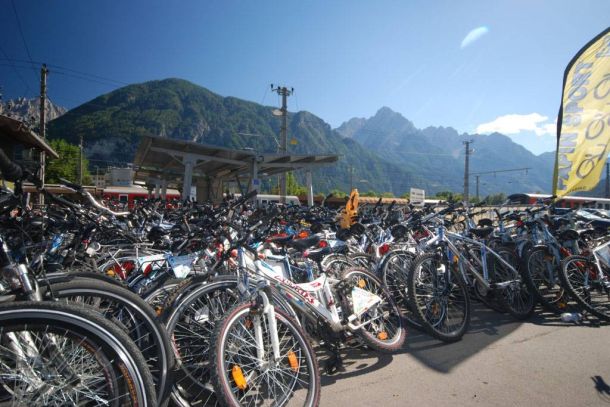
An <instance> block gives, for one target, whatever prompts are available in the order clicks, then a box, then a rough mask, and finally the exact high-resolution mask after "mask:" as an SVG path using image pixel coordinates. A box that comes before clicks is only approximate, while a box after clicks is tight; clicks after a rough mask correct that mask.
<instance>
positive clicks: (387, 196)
mask: <svg viewBox="0 0 610 407" xmlns="http://www.w3.org/2000/svg"><path fill="white" fill-rule="evenodd" d="M381 197H382V198H394V194H393V193H392V192H384V193H382V194H381Z"/></svg>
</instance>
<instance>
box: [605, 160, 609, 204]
mask: <svg viewBox="0 0 610 407" xmlns="http://www.w3.org/2000/svg"><path fill="white" fill-rule="evenodd" d="M606 198H610V163H608V162H606Z"/></svg>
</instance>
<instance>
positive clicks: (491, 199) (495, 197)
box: [484, 192, 506, 205]
mask: <svg viewBox="0 0 610 407" xmlns="http://www.w3.org/2000/svg"><path fill="white" fill-rule="evenodd" d="M484 200H485V202H486V203H487V204H489V205H499V204H501V203H504V201H506V194H504V193H503V192H500V193H499V194H492V195H488V196H487V197H485V199H484Z"/></svg>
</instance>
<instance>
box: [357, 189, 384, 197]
mask: <svg viewBox="0 0 610 407" xmlns="http://www.w3.org/2000/svg"><path fill="white" fill-rule="evenodd" d="M360 195H362V196H372V197H378V196H379V194H378V193H377V192H375V191H372V190H371V191H366V192H364V193H362V194H360Z"/></svg>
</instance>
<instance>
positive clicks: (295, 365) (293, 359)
mask: <svg viewBox="0 0 610 407" xmlns="http://www.w3.org/2000/svg"><path fill="white" fill-rule="evenodd" d="M288 363H289V364H290V368H291V369H292V370H294V371H295V372H296V371H297V370H299V361H298V359H297V355H296V354H295V353H294V352H293V351H290V352H288Z"/></svg>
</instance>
